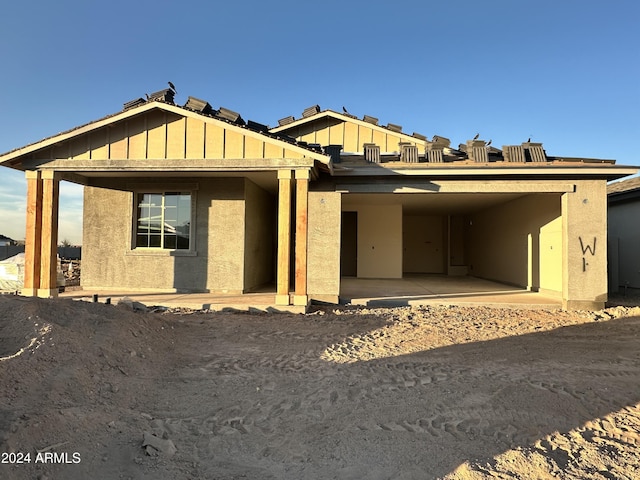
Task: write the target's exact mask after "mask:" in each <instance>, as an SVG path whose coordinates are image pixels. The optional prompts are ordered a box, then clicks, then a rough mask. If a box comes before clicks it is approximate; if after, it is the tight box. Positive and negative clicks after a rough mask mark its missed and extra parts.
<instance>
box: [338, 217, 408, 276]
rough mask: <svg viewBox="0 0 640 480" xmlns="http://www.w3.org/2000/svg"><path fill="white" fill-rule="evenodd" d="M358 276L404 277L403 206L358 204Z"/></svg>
mask: <svg viewBox="0 0 640 480" xmlns="http://www.w3.org/2000/svg"><path fill="white" fill-rule="evenodd" d="M349 210H350V211H357V212H358V277H359V278H402V205H354V206H351V205H350V206H349Z"/></svg>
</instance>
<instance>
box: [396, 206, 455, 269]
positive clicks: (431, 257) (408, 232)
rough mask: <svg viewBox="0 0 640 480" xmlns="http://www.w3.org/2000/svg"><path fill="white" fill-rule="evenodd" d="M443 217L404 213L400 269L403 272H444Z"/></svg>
mask: <svg viewBox="0 0 640 480" xmlns="http://www.w3.org/2000/svg"><path fill="white" fill-rule="evenodd" d="M443 221H444V220H443V218H442V217H439V216H426V215H421V216H415V215H405V216H404V217H403V219H402V223H403V224H402V230H403V234H402V241H403V252H402V263H403V266H402V270H403V271H404V272H405V273H444V272H445V268H444V265H445V248H444V229H443V226H444V225H443Z"/></svg>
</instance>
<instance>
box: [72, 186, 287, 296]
mask: <svg viewBox="0 0 640 480" xmlns="http://www.w3.org/2000/svg"><path fill="white" fill-rule="evenodd" d="M127 185H129V186H130V185H134V186H135V182H131V181H127V182H124V181H123V184H122V188H125V187H126V186H127ZM155 185H156V186H157V187H158V188H162V187H163V185H170V186H171V188H175V187H176V186H177V185H179V183H176V182H173V183H167V182H166V181H165V182H164V183H163V182H161V181H158V182H156V184H155ZM184 185H185V186H187V185H188V186H193V185H197V188H196V189H194V190H193V191H192V195H194V197H195V198H194V202H193V204H194V205H195V228H194V229H193V231H192V235H193V238H192V250H191V251H184V252H183V251H170V250H159V249H158V250H152V249H148V250H147V249H135V248H131V245H132V228H133V224H134V219H133V215H134V213H133V212H134V211H135V206H134V200H133V198H134V194H133V193H132V192H131V191H125V190H112V189H109V190H108V189H102V188H95V187H86V188H85V195H84V209H85V222H84V227H83V228H84V232H83V237H84V238H83V260H84V261H83V272H82V285H83V287H84V288H85V289H86V288H131V289H149V290H176V291H185V292H218V293H242V292H244V291H246V290H247V289H251V288H255V287H256V286H258V285H260V284H261V283H265V282H268V281H269V280H270V279H271V278H272V268H273V267H272V265H273V243H272V242H273V234H272V233H271V232H272V231H273V230H272V229H273V228H274V222H273V217H274V215H275V213H274V211H273V200H272V199H271V197H270V196H269V195H268V194H267V193H266V192H265V191H264V190H262V189H261V188H259V187H258V186H256V185H255V184H253V183H251V182H250V181H249V180H246V179H244V178H240V177H239V178H210V179H202V178H201V179H197V180H194V179H184ZM129 188H130V187H129ZM141 188H144V187H141ZM185 188H187V187H185ZM114 212H118V214H114ZM123 212H128V215H124V214H123ZM247 218H249V219H251V221H247Z"/></svg>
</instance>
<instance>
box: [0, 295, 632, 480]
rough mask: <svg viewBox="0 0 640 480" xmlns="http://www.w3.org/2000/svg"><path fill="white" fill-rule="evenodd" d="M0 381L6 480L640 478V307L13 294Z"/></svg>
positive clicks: (5, 317) (5, 319)
mask: <svg viewBox="0 0 640 480" xmlns="http://www.w3.org/2000/svg"><path fill="white" fill-rule="evenodd" d="M627 303H628V304H629V303H630V302H627ZM0 385H1V386H2V388H1V390H0V455H1V457H0V478H2V479H40V480H46V479H49V480H52V479H69V480H76V479H77V480H80V479H87V478H94V479H105V480H115V479H136V480H137V479H160V480H163V479H205V478H206V479H260V480H265V479H292V480H293V479H296V480H300V479H354V480H355V479H369V480H382V479H397V480H409V479H421V480H422V479H432V478H446V479H457V480H463V479H464V480H473V479H484V478H499V479H514V478H517V479H533V478H537V479H547V478H549V479H550V478H561V479H562V478H564V479H569V478H571V479H573V478H582V479H637V478H640V467H638V460H637V452H638V446H639V445H640V308H638V307H633V306H630V305H629V306H618V307H615V308H608V309H606V310H603V311H600V312H561V311H524V310H509V309H492V308H469V307H466V308H465V307H447V306H431V307H402V308H390V309H364V308H360V309H353V308H347V307H340V308H330V307H322V308H317V309H315V310H313V311H312V312H311V313H309V314H307V315H284V314H275V315H268V314H260V313H255V314H248V313H233V312H229V313H206V312H205V313H202V312H187V311H181V312H180V311H178V312H162V311H152V312H144V311H134V310H133V309H131V308H130V306H129V307H127V306H125V305H119V306H114V305H103V304H97V303H96V304H93V303H83V302H77V301H72V300H42V299H27V298H23V297H16V296H9V295H2V296H0ZM20 461H22V463H19V462H20Z"/></svg>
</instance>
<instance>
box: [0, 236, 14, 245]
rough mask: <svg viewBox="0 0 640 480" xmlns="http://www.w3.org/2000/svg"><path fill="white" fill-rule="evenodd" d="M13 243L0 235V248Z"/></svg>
mask: <svg viewBox="0 0 640 480" xmlns="http://www.w3.org/2000/svg"><path fill="white" fill-rule="evenodd" d="M14 244H15V242H14V241H13V240H11V239H10V238H9V237H6V236H4V235H0V247H6V246H8V245H14Z"/></svg>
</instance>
